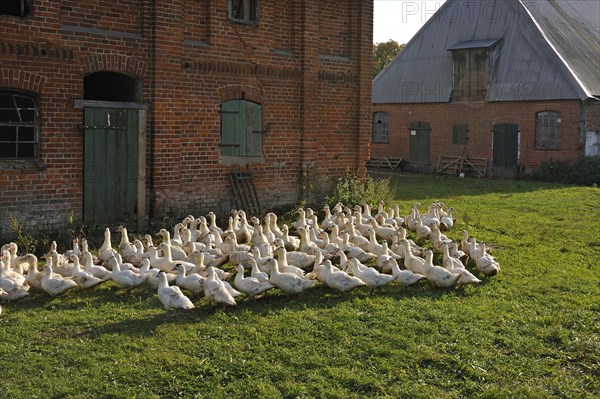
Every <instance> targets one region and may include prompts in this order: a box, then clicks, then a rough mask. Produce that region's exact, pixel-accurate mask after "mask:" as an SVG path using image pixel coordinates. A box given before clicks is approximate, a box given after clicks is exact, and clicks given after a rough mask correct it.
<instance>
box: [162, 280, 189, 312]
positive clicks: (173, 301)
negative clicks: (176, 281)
mask: <svg viewBox="0 0 600 399" xmlns="http://www.w3.org/2000/svg"><path fill="white" fill-rule="evenodd" d="M158 299H159V300H160V302H161V303H162V304H163V306H164V307H165V310H169V309H186V310H189V309H194V304H193V303H192V301H190V299H189V298H188V297H187V296H185V295H184V294H183V292H181V289H180V288H179V287H178V286H176V285H174V286H169V282H168V280H167V276H166V274H165V272H159V273H158Z"/></svg>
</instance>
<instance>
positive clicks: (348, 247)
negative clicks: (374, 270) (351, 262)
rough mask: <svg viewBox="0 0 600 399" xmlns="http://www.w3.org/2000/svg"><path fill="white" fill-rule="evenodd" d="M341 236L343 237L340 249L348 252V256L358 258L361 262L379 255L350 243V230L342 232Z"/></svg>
mask: <svg viewBox="0 0 600 399" xmlns="http://www.w3.org/2000/svg"><path fill="white" fill-rule="evenodd" d="M340 237H341V238H342V246H341V247H340V249H341V250H342V251H344V252H346V255H348V258H356V259H358V260H359V261H360V262H368V261H369V260H371V259H375V258H376V257H377V255H375V254H372V253H370V252H366V251H364V250H362V249H361V248H359V247H357V246H354V245H352V244H350V242H349V241H348V240H349V237H350V236H349V234H348V232H345V231H344V232H342V233H341V234H340Z"/></svg>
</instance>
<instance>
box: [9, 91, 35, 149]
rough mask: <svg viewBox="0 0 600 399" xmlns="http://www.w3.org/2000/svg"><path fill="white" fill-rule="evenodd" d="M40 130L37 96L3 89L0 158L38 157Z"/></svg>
mask: <svg viewBox="0 0 600 399" xmlns="http://www.w3.org/2000/svg"><path fill="white" fill-rule="evenodd" d="M39 131H40V114H39V109H38V105H37V100H36V97H35V95H33V94H31V93H23V92H16V91H7V90H0V158H13V159H19V158H37V157H38V146H39Z"/></svg>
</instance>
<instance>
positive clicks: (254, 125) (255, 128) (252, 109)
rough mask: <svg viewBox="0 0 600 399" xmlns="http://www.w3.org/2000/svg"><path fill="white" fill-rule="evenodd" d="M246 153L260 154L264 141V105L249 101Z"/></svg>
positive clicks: (251, 154) (249, 154)
mask: <svg viewBox="0 0 600 399" xmlns="http://www.w3.org/2000/svg"><path fill="white" fill-rule="evenodd" d="M247 105H248V106H247V121H248V125H247V127H246V132H247V134H246V138H247V147H246V155H248V156H255V157H256V156H260V154H261V142H262V107H261V106H260V104H257V103H253V102H249V101H248V102H247Z"/></svg>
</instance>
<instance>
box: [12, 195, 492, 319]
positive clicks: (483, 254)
mask: <svg viewBox="0 0 600 399" xmlns="http://www.w3.org/2000/svg"><path fill="white" fill-rule="evenodd" d="M420 207H421V205H420V204H418V203H417V204H415V206H414V207H413V208H412V209H411V211H410V213H409V214H408V215H406V216H401V214H400V210H399V207H398V205H395V206H394V207H392V208H389V209H386V208H385V205H384V204H383V203H380V204H379V208H378V210H377V213H376V214H375V215H372V213H371V212H372V210H371V207H370V206H369V205H366V204H364V205H363V206H360V205H357V206H355V207H353V208H349V207H346V206H344V205H343V204H341V203H338V204H336V205H335V206H334V207H333V208H331V209H330V208H329V206H327V205H326V206H325V207H324V208H323V212H324V215H325V216H324V218H323V219H322V220H321V221H319V220H318V217H317V214H316V213H315V212H314V211H313V210H312V209H310V208H307V209H303V208H300V209H298V211H297V213H298V219H297V220H296V221H295V222H294V223H292V228H293V229H294V231H295V232H296V233H297V235H292V234H290V228H289V227H288V226H287V225H285V224H284V225H282V226H281V227H279V225H278V223H277V216H276V215H275V214H274V213H267V214H266V215H265V217H264V219H263V220H262V222H261V220H260V219H258V218H257V217H252V218H250V219H248V218H247V215H246V213H245V212H244V211H242V210H238V211H232V214H231V217H230V218H229V226H228V227H227V228H226V229H221V228H220V227H219V226H218V225H217V223H216V216H215V214H214V213H212V212H210V213H209V214H208V219H207V218H206V217H203V216H201V217H198V218H195V217H193V216H191V215H190V216H187V217H185V218H184V219H183V220H182V221H181V222H180V223H178V224H177V225H175V226H174V228H173V231H172V233H171V232H170V231H168V230H166V229H161V230H160V231H159V232H158V234H157V235H158V236H159V237H160V238H161V240H162V241H161V243H160V244H158V245H155V244H154V243H153V241H152V236H150V235H148V234H146V235H145V236H144V238H143V239H144V240H145V241H146V244H144V243H143V242H142V241H141V240H139V239H134V240H133V241H130V238H129V235H128V232H127V229H126V228H125V227H122V226H121V227H119V228H118V230H117V232H118V234H119V235H120V239H119V244H118V246H116V247H115V246H113V243H112V241H111V231H110V230H109V229H108V228H107V229H106V230H105V233H104V242H103V244H102V246H101V247H100V248H99V250H98V251H97V255H94V254H92V253H91V252H90V251H89V249H88V243H87V241H86V240H85V238H84V239H82V240H81V241H79V240H78V239H74V240H73V248H72V249H70V250H68V251H66V252H64V253H59V252H58V251H57V248H56V244H55V243H52V245H51V247H50V250H49V252H48V253H47V254H45V255H44V259H45V264H44V265H43V268H42V269H43V271H40V266H41V264H40V263H39V262H38V259H37V257H36V256H35V255H34V254H23V255H19V254H18V246H17V244H15V243H14V242H11V243H8V244H6V245H3V246H2V257H1V259H0V299H3V300H6V301H14V300H18V299H21V298H24V297H27V296H29V295H31V293H32V292H41V293H43V292H45V293H47V294H48V295H50V296H57V295H61V294H64V293H65V292H67V291H70V290H73V289H88V288H92V287H94V286H96V285H98V284H101V283H103V282H106V281H108V280H112V281H113V282H114V283H116V284H118V285H119V286H121V287H122V288H123V289H124V290H125V293H126V294H129V292H130V291H131V290H132V289H134V288H136V287H139V286H141V285H149V286H150V287H152V289H154V290H156V292H157V295H158V299H159V300H160V301H161V303H162V304H163V306H164V308H165V309H167V310H169V309H192V308H194V303H193V301H192V299H194V300H196V299H198V297H199V296H201V295H204V297H206V299H207V300H208V302H209V304H210V303H214V304H218V305H220V306H232V305H235V304H236V298H239V297H240V296H243V297H254V296H258V295H262V294H264V293H265V292H266V291H268V290H271V289H279V290H280V291H282V292H284V293H286V294H288V295H297V294H300V293H301V292H302V291H304V290H306V289H308V288H310V287H313V286H314V285H315V284H316V283H317V281H318V282H320V283H321V284H322V285H325V286H328V287H330V288H331V289H333V290H336V291H339V292H341V293H346V292H348V291H351V290H353V289H356V288H360V287H367V288H368V289H369V290H370V293H371V294H372V293H373V291H374V290H376V289H377V288H379V287H382V286H384V285H387V284H391V283H395V284H398V285H401V286H405V287H408V286H411V285H414V284H417V283H418V282H419V281H421V280H427V281H428V282H429V283H431V284H432V285H434V286H436V287H453V286H459V287H460V286H463V285H466V284H476V283H479V282H480V281H481V280H480V279H479V278H478V277H477V276H475V275H474V274H473V273H472V272H471V271H470V270H469V269H468V268H467V266H468V265H469V259H471V260H472V262H471V264H472V265H474V266H475V268H476V269H477V270H478V271H479V272H480V273H481V274H483V275H485V276H493V275H495V274H497V273H498V272H499V271H500V266H499V265H498V262H497V261H496V260H495V259H494V257H493V256H491V255H490V254H489V253H488V251H487V249H486V246H485V244H484V243H477V241H476V240H475V238H474V237H469V235H468V233H467V232H466V231H463V232H462V240H461V241H460V242H455V241H453V240H451V239H449V238H448V237H447V236H446V235H445V234H444V233H443V232H442V231H446V230H449V229H450V228H452V226H453V224H454V218H453V217H452V213H451V212H452V211H454V209H453V208H448V209H447V210H446V211H445V210H444V205H443V204H442V203H440V202H438V201H436V202H433V203H432V204H431V205H430V206H429V208H428V210H427V212H426V213H423V214H421V213H420V212H419V209H420ZM408 232H411V233H414V234H415V238H416V240H417V241H418V242H419V243H420V244H418V243H417V242H415V241H413V240H412V239H410V238H409V237H408V234H407V233H408ZM421 245H423V246H421ZM434 251H435V252H436V253H439V254H440V255H441V259H442V264H441V265H435V264H434ZM226 264H227V265H230V266H231V267H232V268H233V270H232V271H231V272H228V271H226V270H224V269H223V268H221V267H222V266H223V265H226ZM473 270H474V269H473ZM234 274H235V277H234V278H233V279H231V277H232V276H233V275H234ZM228 280H232V284H230V283H229V282H228ZM0 312H1V308H0Z"/></svg>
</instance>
